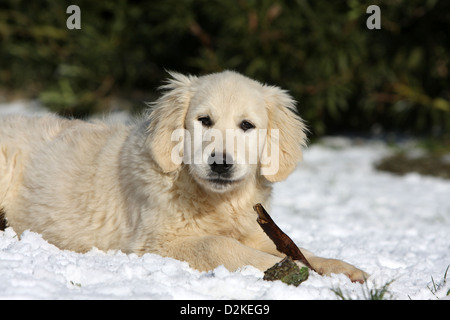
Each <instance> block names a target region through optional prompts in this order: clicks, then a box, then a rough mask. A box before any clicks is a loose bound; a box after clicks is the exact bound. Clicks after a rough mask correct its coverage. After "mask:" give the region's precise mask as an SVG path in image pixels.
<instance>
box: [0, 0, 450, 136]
mask: <svg viewBox="0 0 450 320" xmlns="http://www.w3.org/2000/svg"><path fill="white" fill-rule="evenodd" d="M71 4H76V5H78V6H79V7H80V9H81V29H80V30H77V29H74V30H69V29H68V28H67V27H66V21H67V19H68V18H69V16H70V14H68V13H66V9H67V7H68V6H69V5H71ZM372 4H375V5H378V6H379V7H380V9H381V29H380V30H376V29H374V30H369V29H368V28H367V27H366V20H367V19H368V17H369V16H370V14H367V13H366V9H367V7H368V6H369V5H372ZM449 31H450V1H448V0H386V1H375V0H373V1H359V0H340V1H319V0H314V1H313V0H311V1H308V0H297V1H275V0H270V1H268V0H259V1H256V0H253V1H252V0H248V1H245V0H236V1H214V0H195V1H194V0H181V1H180V0H152V1H132V0H116V1H70V2H68V1H61V0H59V1H54V0H52V1H50V0H48V1H46V0H41V1H24V0H23V1H22V0H2V1H1V3H0V100H1V101H3V102H7V101H12V100H14V99H31V100H35V101H38V102H39V103H41V104H42V105H44V106H46V107H47V108H49V109H51V110H52V111H55V112H58V113H60V114H61V115H65V116H74V117H87V116H89V115H92V114H96V113H103V112H110V111H114V110H118V109H120V110H122V109H123V110H127V111H129V112H131V113H138V112H140V111H142V109H143V108H145V104H144V102H145V101H153V100H154V99H155V98H156V97H157V96H158V89H157V88H158V86H160V85H161V84H162V83H163V81H164V79H165V78H167V76H168V75H167V72H166V70H174V71H178V72H182V73H191V74H196V75H202V74H206V73H210V72H216V71H221V70H224V69H233V70H236V71H238V72H241V73H243V74H245V75H247V76H249V77H251V78H254V79H256V80H259V81H261V82H264V83H268V84H272V85H278V86H281V87H282V88H285V89H287V90H289V92H290V93H291V95H292V96H293V97H294V98H295V99H296V100H297V101H298V102H299V103H298V109H299V113H300V115H301V116H302V117H303V118H304V119H305V120H306V122H307V123H308V126H309V128H310V131H311V137H312V138H313V139H314V138H317V137H321V136H323V135H330V134H356V133H357V134H368V135H374V134H375V135H382V134H385V133H388V132H395V133H396V134H408V135H420V136H427V137H431V138H432V139H440V140H442V141H444V140H446V139H447V140H448V139H449V131H450V130H449V129H450V82H449V67H450V65H449V60H450V54H449V49H450V36H449Z"/></svg>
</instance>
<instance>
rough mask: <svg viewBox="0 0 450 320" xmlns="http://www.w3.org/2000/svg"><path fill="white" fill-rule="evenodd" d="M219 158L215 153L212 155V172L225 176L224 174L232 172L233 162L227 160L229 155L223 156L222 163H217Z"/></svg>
mask: <svg viewBox="0 0 450 320" xmlns="http://www.w3.org/2000/svg"><path fill="white" fill-rule="evenodd" d="M218 156H219V157H220V155H218ZM216 160H217V157H216V154H215V153H214V152H213V153H212V154H211V158H210V161H209V163H210V164H209V166H210V167H211V171H213V172H215V173H218V174H223V173H227V172H228V171H230V169H231V167H233V161H232V160H231V159H230V158H228V159H227V155H226V154H222V159H221V160H222V161H220V160H219V161H216Z"/></svg>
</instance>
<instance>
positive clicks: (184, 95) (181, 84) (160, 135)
mask: <svg viewBox="0 0 450 320" xmlns="http://www.w3.org/2000/svg"><path fill="white" fill-rule="evenodd" d="M169 74H170V75H171V76H172V78H171V79H169V80H168V81H167V84H165V85H163V86H162V87H161V89H164V90H167V91H166V92H165V93H164V94H163V95H162V96H161V97H160V98H159V99H158V100H157V101H156V102H154V103H152V104H151V106H152V107H153V110H152V111H151V113H150V115H149V120H150V124H149V127H148V129H147V132H148V137H147V146H148V147H149V148H150V154H151V155H152V158H153V159H154V160H155V161H156V163H157V164H158V165H159V166H160V168H161V169H162V170H163V172H171V171H174V170H176V169H177V168H178V167H179V166H180V163H176V162H174V161H173V160H172V157H171V154H172V150H173V148H174V147H176V146H177V145H183V141H181V142H180V141H179V140H178V141H172V139H171V138H172V133H173V132H174V131H175V130H177V129H184V120H185V118H186V112H187V110H188V107H189V101H190V99H191V95H192V93H191V84H192V82H193V81H194V80H195V79H197V78H196V77H193V76H184V75H182V74H179V73H174V72H169ZM182 139H184V136H183V137H182Z"/></svg>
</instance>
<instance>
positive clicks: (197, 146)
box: [184, 76, 268, 192]
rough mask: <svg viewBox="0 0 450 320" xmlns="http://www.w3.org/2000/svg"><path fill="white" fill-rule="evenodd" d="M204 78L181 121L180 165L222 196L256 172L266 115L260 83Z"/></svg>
mask: <svg viewBox="0 0 450 320" xmlns="http://www.w3.org/2000/svg"><path fill="white" fill-rule="evenodd" d="M203 80H204V81H203V83H202V84H201V85H200V86H199V87H197V90H196V91H195V92H193V96H192V98H191V100H190V105H189V108H188V111H187V114H186V118H185V128H186V135H187V137H186V136H185V139H184V161H185V163H188V164H189V170H190V172H191V174H192V176H193V177H194V179H195V180H196V181H197V182H198V183H199V184H201V185H203V186H204V187H205V188H208V189H211V190H213V191H216V192H226V191H228V190H230V189H232V188H235V187H237V186H239V184H241V183H242V182H244V181H247V180H248V179H254V177H255V175H256V174H257V170H258V168H259V163H260V161H259V158H260V155H261V153H262V150H263V147H264V144H265V142H266V132H265V130H267V127H268V114H267V110H266V107H265V101H264V96H263V94H262V92H261V91H260V90H259V89H260V88H259V87H260V85H258V84H256V83H254V82H253V81H251V80H249V79H246V78H243V77H238V78H237V79H236V78H235V77H217V76H209V78H208V77H205V78H204V79H203ZM261 129H264V130H261ZM262 132H263V133H262Z"/></svg>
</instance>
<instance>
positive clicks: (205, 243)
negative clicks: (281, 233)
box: [163, 235, 281, 271]
mask: <svg viewBox="0 0 450 320" xmlns="http://www.w3.org/2000/svg"><path fill="white" fill-rule="evenodd" d="M163 251H165V252H164V255H166V256H169V257H172V258H175V259H178V260H182V261H187V262H188V263H189V265H190V266H191V267H192V268H195V269H198V270H201V271H207V270H212V269H214V268H216V267H218V266H220V265H224V266H225V268H227V269H228V270H230V271H234V270H236V269H238V268H241V267H243V266H246V265H251V266H254V267H256V268H258V269H260V270H261V271H265V270H267V269H268V268H270V267H272V266H273V265H274V264H275V263H277V262H279V261H280V260H281V258H280V257H277V256H275V255H272V254H270V253H267V252H263V251H260V250H257V249H254V248H251V247H248V246H246V245H244V244H242V243H241V242H239V241H237V240H236V239H233V238H229V237H225V236H215V235H205V236H201V237H180V238H179V239H177V240H174V241H171V242H170V244H168V245H167V247H166V248H165V249H164V250H163Z"/></svg>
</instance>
